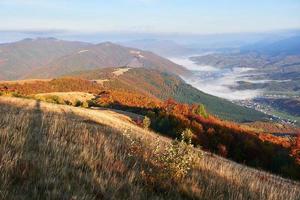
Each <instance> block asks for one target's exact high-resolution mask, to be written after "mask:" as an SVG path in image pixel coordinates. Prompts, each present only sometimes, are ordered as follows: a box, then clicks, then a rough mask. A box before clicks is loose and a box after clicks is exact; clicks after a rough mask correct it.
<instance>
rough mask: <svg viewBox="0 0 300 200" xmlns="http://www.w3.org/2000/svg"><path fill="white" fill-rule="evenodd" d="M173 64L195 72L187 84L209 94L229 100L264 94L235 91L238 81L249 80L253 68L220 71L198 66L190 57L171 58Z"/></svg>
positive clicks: (210, 67) (256, 91)
mask: <svg viewBox="0 0 300 200" xmlns="http://www.w3.org/2000/svg"><path fill="white" fill-rule="evenodd" d="M169 59H170V60H172V61H173V62H175V63H177V64H180V65H182V66H184V67H186V68H187V69H189V70H192V71H193V75H192V76H191V77H189V78H183V79H184V80H185V81H186V82H187V83H189V84H191V85H192V86H194V87H195V88H197V89H199V90H201V91H203V92H206V93H208V94H211V95H214V96H218V97H222V98H225V99H229V100H245V99H252V98H254V97H257V96H259V95H261V94H262V92H263V91H262V90H233V89H232V86H236V85H237V81H249V82H250V81H252V80H249V78H248V77H247V75H249V73H250V71H251V68H233V69H219V68H216V67H214V66H207V65H205V66H203V65H198V64H196V63H195V62H193V61H192V60H190V59H189V57H176V58H169Z"/></svg>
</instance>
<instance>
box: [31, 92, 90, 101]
mask: <svg viewBox="0 0 300 200" xmlns="http://www.w3.org/2000/svg"><path fill="white" fill-rule="evenodd" d="M53 96H57V97H58V98H60V99H61V100H63V101H69V102H71V103H73V104H75V102H76V101H81V102H85V101H88V100H91V99H93V98H95V95H93V94H89V93H86V92H50V93H40V94H36V95H34V99H38V100H41V101H45V99H47V97H53Z"/></svg>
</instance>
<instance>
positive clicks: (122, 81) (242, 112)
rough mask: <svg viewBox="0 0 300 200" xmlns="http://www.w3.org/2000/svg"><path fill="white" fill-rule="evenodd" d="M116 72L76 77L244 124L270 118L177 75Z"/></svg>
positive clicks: (78, 73) (96, 71) (150, 71)
mask: <svg viewBox="0 0 300 200" xmlns="http://www.w3.org/2000/svg"><path fill="white" fill-rule="evenodd" d="M113 70H114V69H105V70H94V71H85V72H77V73H74V74H72V75H73V76H78V77H81V78H86V79H90V80H95V79H108V80H111V81H106V82H105V83H104V86H105V87H108V88H118V89H124V90H131V91H137V92H140V93H144V94H148V95H151V96H154V97H157V98H160V99H162V100H166V99H168V98H173V99H175V100H176V101H179V102H184V103H190V104H194V103H195V104H198V103H202V104H204V105H205V106H206V108H207V110H208V111H209V112H210V113H212V114H214V115H216V116H218V117H220V118H223V119H227V120H234V121H239V122H243V121H257V120H264V119H267V116H266V115H265V114H263V113H261V112H258V111H255V110H253V109H249V108H245V107H241V106H238V105H236V104H234V103H231V102H230V101H228V100H225V99H222V98H218V97H215V96H212V95H209V94H206V93H204V92H201V91H199V90H197V89H196V88H194V87H192V86H191V85H188V84H186V83H185V82H184V81H183V80H182V79H181V78H179V77H178V76H176V75H171V74H168V73H161V72H158V71H155V70H149V69H145V68H138V69H130V70H129V71H128V72H126V73H124V74H122V75H121V76H118V77H114V76H112V74H111V72H112V71H113Z"/></svg>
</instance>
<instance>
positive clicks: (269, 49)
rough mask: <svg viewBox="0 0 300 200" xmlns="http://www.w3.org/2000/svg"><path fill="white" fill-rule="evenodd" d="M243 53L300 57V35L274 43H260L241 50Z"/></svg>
mask: <svg viewBox="0 0 300 200" xmlns="http://www.w3.org/2000/svg"><path fill="white" fill-rule="evenodd" d="M241 52H242V53H250V52H255V53H259V54H263V55H268V56H278V55H299V54H300V35H297V36H293V37H290V38H286V39H281V40H278V41H274V42H259V43H255V44H252V45H247V46H244V47H242V48H241Z"/></svg>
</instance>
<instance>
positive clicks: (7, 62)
mask: <svg viewBox="0 0 300 200" xmlns="http://www.w3.org/2000/svg"><path fill="white" fill-rule="evenodd" d="M116 66H129V67H146V68H152V69H158V70H160V71H164V72H169V73H175V74H181V75H183V74H186V73H188V71H187V70H186V69H185V68H183V67H182V66H180V65H177V64H175V63H173V62H171V61H169V60H167V59H165V58H162V57H160V56H158V55H156V54H154V53H151V52H148V51H142V50H139V49H134V48H128V47H123V46H121V45H117V44H113V43H110V42H106V43H101V44H96V45H94V44H90V43H84V42H71V41H64V40H57V39H55V38H37V39H25V40H22V41H19V42H15V43H8V44H2V45H0V70H1V72H2V73H1V75H0V80H17V79H25V78H53V77H56V76H60V75H63V74H65V73H71V72H73V71H79V70H92V69H99V68H105V67H116Z"/></svg>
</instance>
